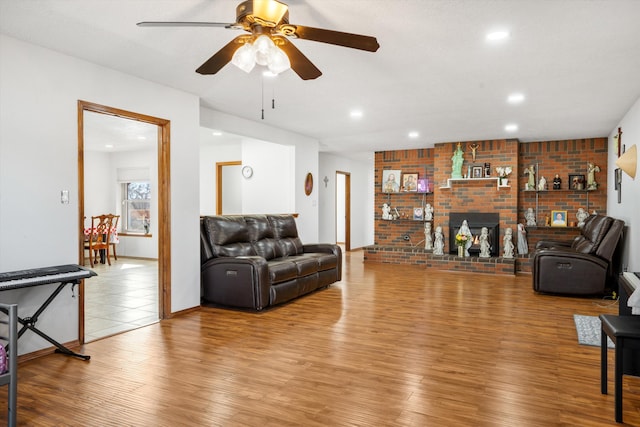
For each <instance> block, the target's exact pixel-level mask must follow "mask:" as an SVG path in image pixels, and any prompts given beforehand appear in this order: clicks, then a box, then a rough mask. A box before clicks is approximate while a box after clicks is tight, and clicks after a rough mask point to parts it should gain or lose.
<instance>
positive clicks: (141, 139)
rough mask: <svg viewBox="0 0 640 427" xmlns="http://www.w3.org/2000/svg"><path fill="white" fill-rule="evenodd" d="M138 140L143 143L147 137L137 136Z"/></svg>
mask: <svg viewBox="0 0 640 427" xmlns="http://www.w3.org/2000/svg"><path fill="white" fill-rule="evenodd" d="M138 139H139V140H140V141H144V140H145V139H147V137H146V136H144V135H138Z"/></svg>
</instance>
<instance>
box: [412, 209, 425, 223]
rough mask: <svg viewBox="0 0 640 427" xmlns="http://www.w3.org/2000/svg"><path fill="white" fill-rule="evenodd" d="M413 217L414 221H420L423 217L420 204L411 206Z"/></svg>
mask: <svg viewBox="0 0 640 427" xmlns="http://www.w3.org/2000/svg"><path fill="white" fill-rule="evenodd" d="M413 219H414V220H416V221H422V220H423V219H424V210H423V209H422V206H420V207H418V208H413Z"/></svg>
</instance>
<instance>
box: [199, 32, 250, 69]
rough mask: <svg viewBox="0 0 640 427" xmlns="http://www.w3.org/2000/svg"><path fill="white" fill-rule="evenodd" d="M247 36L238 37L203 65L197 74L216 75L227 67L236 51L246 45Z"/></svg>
mask: <svg viewBox="0 0 640 427" xmlns="http://www.w3.org/2000/svg"><path fill="white" fill-rule="evenodd" d="M246 39H247V36H238V37H236V38H235V39H233V40H231V41H230V42H229V43H227V44H226V45H225V46H224V47H223V48H222V49H220V50H219V51H217V52H216V53H215V54H214V55H213V56H212V57H211V58H209V59H208V60H207V61H206V62H205V63H204V64H202V65H201V66H200V67H199V68H198V69H197V70H196V73H199V74H215V73H217V72H218V71H220V70H221V69H222V67H224V66H225V65H227V64H228V63H229V62H230V61H231V58H232V57H233V54H234V53H235V52H236V50H237V49H238V48H239V47H240V46H242V45H243V44H244V41H245V40H246Z"/></svg>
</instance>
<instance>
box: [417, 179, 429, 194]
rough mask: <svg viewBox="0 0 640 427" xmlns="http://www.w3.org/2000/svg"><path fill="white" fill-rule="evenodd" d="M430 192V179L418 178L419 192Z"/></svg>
mask: <svg viewBox="0 0 640 427" xmlns="http://www.w3.org/2000/svg"><path fill="white" fill-rule="evenodd" d="M428 192H429V180H428V179H427V178H419V179H418V193H428Z"/></svg>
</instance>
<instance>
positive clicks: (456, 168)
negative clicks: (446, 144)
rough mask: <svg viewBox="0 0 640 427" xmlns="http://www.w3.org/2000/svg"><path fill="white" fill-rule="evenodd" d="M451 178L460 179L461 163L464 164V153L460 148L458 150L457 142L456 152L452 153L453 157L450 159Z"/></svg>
mask: <svg viewBox="0 0 640 427" xmlns="http://www.w3.org/2000/svg"><path fill="white" fill-rule="evenodd" d="M451 162H452V164H451V178H453V179H460V178H462V163H463V162H464V152H463V151H462V148H460V143H459V142H458V147H457V148H456V151H454V152H453V157H451Z"/></svg>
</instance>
